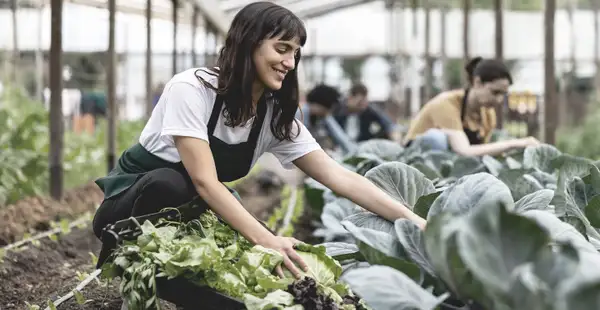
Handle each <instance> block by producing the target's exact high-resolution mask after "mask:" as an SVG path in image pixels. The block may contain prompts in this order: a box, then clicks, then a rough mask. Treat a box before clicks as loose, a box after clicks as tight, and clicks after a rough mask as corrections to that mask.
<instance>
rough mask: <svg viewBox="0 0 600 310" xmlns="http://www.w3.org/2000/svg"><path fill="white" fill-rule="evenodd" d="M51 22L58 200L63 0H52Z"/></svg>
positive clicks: (56, 191)
mask: <svg viewBox="0 0 600 310" xmlns="http://www.w3.org/2000/svg"><path fill="white" fill-rule="evenodd" d="M50 5H51V23H50V37H51V39H50V156H49V157H50V158H49V160H50V195H52V198H54V199H56V200H60V199H61V198H62V192H63V138H64V137H63V132H64V123H63V115H62V90H63V75H62V72H63V70H62V8H63V1H62V0H52V1H51V2H50Z"/></svg>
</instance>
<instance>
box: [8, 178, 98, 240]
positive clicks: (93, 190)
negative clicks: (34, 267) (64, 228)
mask: <svg viewBox="0 0 600 310" xmlns="http://www.w3.org/2000/svg"><path fill="white" fill-rule="evenodd" d="M102 197H103V194H102V191H101V190H100V188H98V186H97V185H96V184H94V183H93V182H90V183H89V184H86V185H84V186H81V187H78V188H74V189H71V190H68V191H66V192H65V194H64V195H63V199H62V200H61V201H56V200H54V199H52V198H50V197H44V196H36V197H28V198H25V199H22V200H19V201H18V202H16V203H15V204H12V205H7V206H0V246H4V245H7V244H9V243H13V242H15V241H16V240H20V239H22V237H23V235H24V234H25V233H31V234H35V233H36V232H39V231H45V230H48V229H49V228H50V223H51V222H52V221H59V220H61V219H68V220H72V219H75V218H76V217H78V216H81V215H82V214H84V213H85V212H88V211H91V212H93V211H94V210H96V206H97V205H98V204H99V203H100V202H101V201H102Z"/></svg>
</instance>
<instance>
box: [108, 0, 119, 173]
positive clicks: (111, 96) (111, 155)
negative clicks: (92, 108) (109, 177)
mask: <svg viewBox="0 0 600 310" xmlns="http://www.w3.org/2000/svg"><path fill="white" fill-rule="evenodd" d="M115 11H116V0H108V52H107V64H106V85H107V97H108V98H107V101H108V106H107V123H108V124H107V125H108V150H107V154H106V160H107V168H108V171H109V172H110V171H111V170H112V169H113V168H114V167H115V163H116V155H115V154H116V144H117V141H116V134H117V132H116V131H117V130H116V122H117V120H116V118H117V104H116V99H117V98H116V79H117V76H116V65H117V64H116V55H115Z"/></svg>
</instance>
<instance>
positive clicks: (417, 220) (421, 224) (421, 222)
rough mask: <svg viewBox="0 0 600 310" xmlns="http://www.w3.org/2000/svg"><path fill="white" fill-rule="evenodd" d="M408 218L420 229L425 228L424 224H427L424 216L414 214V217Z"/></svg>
mask: <svg viewBox="0 0 600 310" xmlns="http://www.w3.org/2000/svg"><path fill="white" fill-rule="evenodd" d="M410 220H411V221H413V223H415V224H416V225H417V226H419V228H421V230H425V226H427V221H426V220H425V219H424V218H422V217H420V216H418V215H416V214H415V218H414V219H410Z"/></svg>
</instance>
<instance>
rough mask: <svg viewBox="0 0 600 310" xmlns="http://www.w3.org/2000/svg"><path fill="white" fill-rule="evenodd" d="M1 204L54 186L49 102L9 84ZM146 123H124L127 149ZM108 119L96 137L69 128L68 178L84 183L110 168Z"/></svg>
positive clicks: (3, 109) (3, 116)
mask: <svg viewBox="0 0 600 310" xmlns="http://www.w3.org/2000/svg"><path fill="white" fill-rule="evenodd" d="M0 124H2V131H0V149H2V152H0V206H2V205H6V204H11V203H14V202H16V201H18V200H20V199H22V198H24V197H29V196H38V195H44V194H46V193H47V191H48V188H49V172H48V171H49V169H48V165H49V164H48V158H49V156H48V154H49V150H50V138H49V137H50V131H49V113H48V111H47V110H46V109H45V108H44V106H43V104H41V103H39V102H36V101H32V100H30V99H28V98H27V97H25V96H24V95H23V94H21V93H19V92H17V91H15V90H12V89H9V90H6V91H5V92H4V94H3V96H2V98H0ZM142 126H143V123H141V122H120V123H119V130H118V136H117V146H118V147H119V149H121V151H122V150H123V149H124V148H126V147H128V146H130V145H131V143H132V142H134V141H135V139H136V138H137V137H138V135H139V132H140V131H141V129H142ZM104 127H105V126H104V125H103V122H100V123H99V124H98V129H99V130H98V131H97V132H96V134H95V135H94V136H90V135H87V134H76V133H73V132H70V131H68V130H67V131H65V136H64V146H63V169H64V173H65V176H64V181H65V186H66V187H67V188H71V187H74V186H79V185H81V184H83V183H86V182H89V181H91V180H93V179H94V178H97V177H99V176H102V175H103V174H105V173H106V160H105V157H106V147H105V145H106V135H105V130H104Z"/></svg>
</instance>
